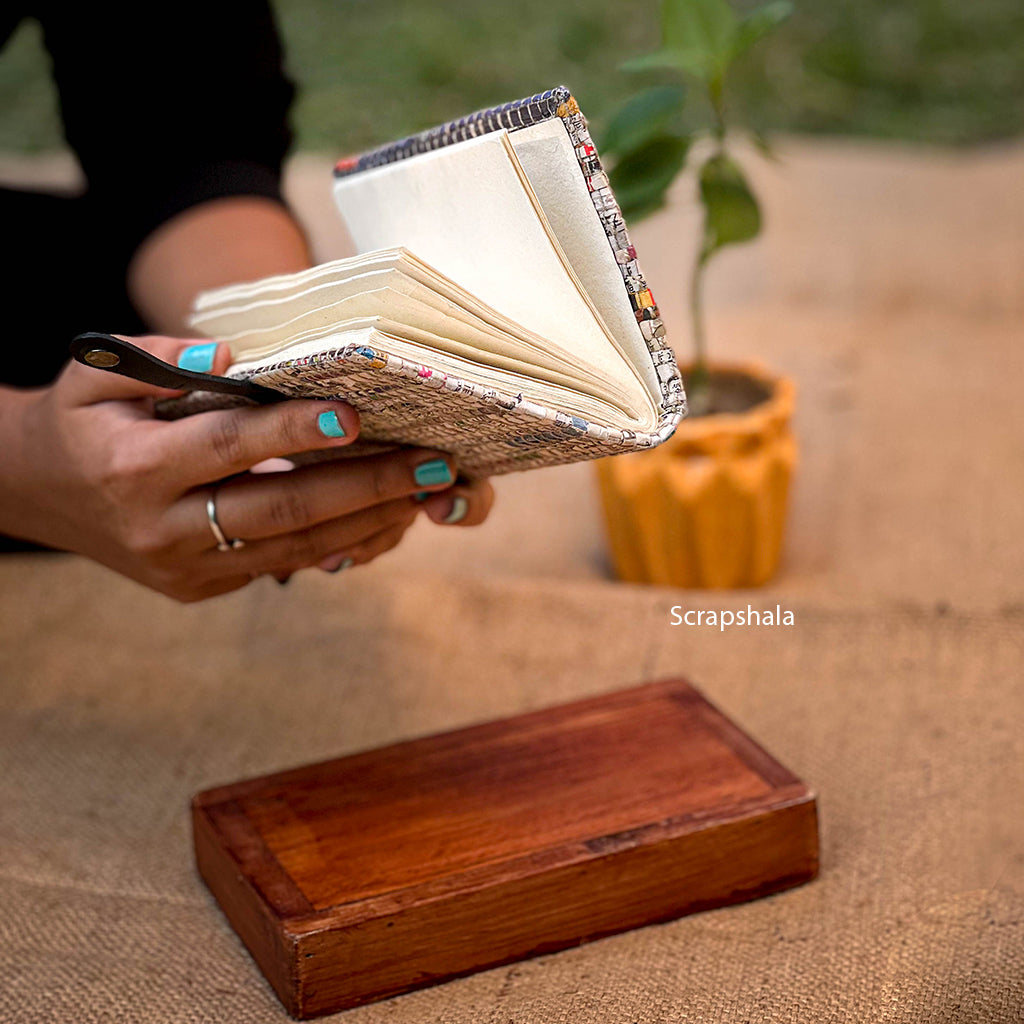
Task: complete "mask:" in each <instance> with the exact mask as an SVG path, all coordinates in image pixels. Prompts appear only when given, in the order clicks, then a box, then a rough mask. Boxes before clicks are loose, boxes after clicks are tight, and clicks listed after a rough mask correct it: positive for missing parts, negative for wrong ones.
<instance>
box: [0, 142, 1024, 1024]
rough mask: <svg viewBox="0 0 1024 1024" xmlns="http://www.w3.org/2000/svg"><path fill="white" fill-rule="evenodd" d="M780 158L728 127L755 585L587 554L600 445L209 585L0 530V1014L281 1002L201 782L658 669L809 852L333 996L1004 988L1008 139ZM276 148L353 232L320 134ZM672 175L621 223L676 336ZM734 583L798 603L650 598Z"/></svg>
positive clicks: (157, 1017)
mask: <svg viewBox="0 0 1024 1024" xmlns="http://www.w3.org/2000/svg"><path fill="white" fill-rule="evenodd" d="M781 152H782V157H783V159H782V160H781V161H780V162H778V163H775V164H769V163H765V162H759V161H758V160H757V159H756V158H755V157H753V156H752V155H751V156H750V157H749V159H747V164H748V166H749V168H750V170H751V172H752V175H753V177H754V179H755V184H756V186H757V189H758V191H759V194H760V195H761V196H762V198H763V201H764V208H765V212H766V221H767V223H768V227H769V230H768V231H767V232H766V234H765V235H764V237H763V238H762V239H761V240H760V241H759V242H758V243H756V244H755V245H752V246H744V247H736V249H735V251H731V252H727V253H726V254H724V255H723V256H722V258H721V261H720V262H719V264H718V268H717V269H716V270H715V273H714V274H713V275H712V279H711V280H710V281H709V285H710V288H709V296H708V300H709V301H708V306H709V312H710V324H709V333H710V336H711V337H712V339H713V342H714V346H715V349H716V351H717V353H718V354H719V355H721V356H730V357H737V356H741V357H747V356H759V357H761V358H763V359H764V360H766V361H767V362H768V363H769V364H770V365H773V366H775V367H777V368H779V369H781V370H783V371H785V372H787V373H790V374H792V375H793V376H794V377H795V378H796V381H797V384H798V387H799V398H798V412H797V432H798V435H799V439H800V446H801V465H800V470H799V475H798V480H797V486H796V492H795V496H794V502H793V515H792V521H791V527H790V534H789V542H788V551H787V557H786V562H785V564H784V566H783V571H782V572H781V574H780V575H779V577H778V579H777V580H776V581H774V582H773V583H772V585H771V586H770V587H769V588H767V589H766V590H765V591H762V592H760V593H758V594H752V595H746V594H725V595H722V594H693V593H690V594H683V593H673V592H669V591H648V590H643V589H640V588H631V587H621V586H616V585H614V584H610V583H607V582H603V581H602V580H601V576H602V574H603V573H604V572H605V571H606V562H605V559H606V556H605V553H604V544H603V540H602V538H601V533H600V524H599V517H598V510H597V506H596V502H595V500H594V495H593V490H592V482H591V475H590V467H587V466H569V467H564V468H563V469H555V470H546V471H542V472H538V473H527V474H523V475H521V476H518V477H508V478H505V479H503V480H502V481H500V485H499V502H498V504H497V506H496V508H495V511H494V514H493V515H492V517H491V520H490V521H489V523H488V525H487V526H486V527H485V528H482V529H480V530H476V531H462V530H450V529H437V528H435V527H432V526H431V524H427V523H419V524H417V526H416V527H415V528H414V529H413V531H412V533H411V536H410V537H409V538H408V540H407V542H405V543H403V545H402V548H401V550H400V552H398V553H396V554H395V555H393V556H390V557H389V558H388V559H385V560H382V562H381V563H379V564H375V565H374V566H371V567H369V568H364V569H359V570H358V571H355V572H351V573H342V574H341V575H340V576H338V577H323V576H321V575H319V574H303V575H300V576H299V577H297V578H296V579H295V580H293V582H292V583H291V584H290V585H289V586H288V587H287V588H285V589H284V590H281V589H280V588H278V587H277V586H276V585H275V584H273V583H271V582H270V581H267V580H261V581H259V582H258V583H255V584H253V585H252V586H251V587H249V588H247V589H246V590H245V591H244V592H242V593H241V594H238V595H235V596H232V597H229V598H226V599H223V600H218V601H215V602H212V603H210V604H207V605H202V606H198V607H192V608H180V607H178V606H176V605H173V604H171V603H170V602H167V601H164V600H163V599H161V598H159V597H156V596H155V595H151V594H148V593H146V592H144V591H142V590H141V589H140V588H138V587H136V586H134V585H132V584H130V583H127V582H125V581H123V580H120V579H118V578H116V577H114V576H112V575H110V574H108V573H106V572H104V571H103V570H101V569H99V568H97V567H95V566H91V565H89V564H87V563H85V562H83V561H81V560H78V559H74V558H46V557H45V556H44V557H42V558H35V559H33V558H28V557H20V558H7V559H5V560H3V561H0V1022H3V1024H7V1022H14V1021H18V1022H22V1021H25V1022H30V1024H35V1022H39V1024H43V1022H45V1024H51V1022H59V1024H64V1022H68V1024H99V1022H104V1024H105V1022H115V1021H116V1022H122V1021H124V1022H140V1024H164V1022H167V1024H179V1022H181V1024H199V1022H202V1024H214V1022H218V1024H219V1022H221V1021H228V1022H233V1024H234V1022H237V1024H253V1022H270V1021H284V1020H286V1019H287V1018H286V1017H285V1015H284V1013H283V1011H282V1010H281V1009H280V1007H279V1005H278V1003H277V1002H276V999H275V997H274V996H273V994H272V992H271V991H270V989H269V987H268V986H267V985H266V983H265V982H264V981H263V980H262V978H261V976H260V975H259V973H258V971H257V969H256V968H255V966H254V965H253V963H252V961H251V960H250V959H249V957H248V955H247V953H246V952H245V950H244V948H243V947H242V945H241V943H240V942H239V941H238V940H237V939H236V938H235V936H234V934H233V933H232V932H231V930H230V928H229V927H228V925H227V924H226V922H225V921H224V919H223V917H222V916H221V914H220V911H219V910H218V908H217V907H216V905H215V904H214V902H213V900H212V899H211V898H210V897H209V896H208V895H207V893H206V890H205V889H204V888H203V886H202V883H201V882H200V881H199V879H198V877H197V876H196V875H195V873H194V869H193V867H192V857H191V848H190V838H189V826H188V812H187V804H188V799H189V797H190V796H191V794H192V793H193V792H195V791H196V790H199V789H202V788H205V787H207V786H210V785H214V784H218V783H223V782H230V781H233V780H235V779H237V778H240V777H243V776H247V775H256V774H261V773H264V772H267V771H272V770H275V769H278V768H282V767H286V766H290V765H294V764H298V763H305V762H309V761H314V760H318V759H322V758H326V757H330V756H336V755H339V754H344V753H347V752H350V751H354V750H358V749H364V748H368V747H372V746H376V745H379V744H383V743H388V742H391V741H394V740H398V739H402V738H406V737H410V736H416V735H422V734H425V733H430V732H436V731H440V730H445V729H449V728H454V727H457V726H461V725H466V724H469V723H472V722H477V721H482V720H486V719H492V718H496V717H500V716H505V715H511V714H515V713H517V712H520V711H523V710H527V709H532V708H537V707H541V706H545V705H548V704H555V703H559V702H562V701H566V700H571V699H573V698H576V697H580V696H584V695H588V694H593V693H597V692H601V691H604V690H609V689H615V688H618V687H623V686H630V685H633V684H636V683H639V682H642V681H647V680H652V679H656V678H659V677H662V678H663V677H666V676H670V675H678V674H685V675H688V676H689V677H690V678H691V679H692V680H693V681H694V682H695V683H697V684H698V685H700V686H701V687H702V688H703V689H704V691H705V692H706V693H707V695H708V696H709V697H710V698H711V699H712V700H714V701H716V702H717V703H718V704H719V705H720V706H721V707H722V708H723V710H725V711H726V712H727V713H729V714H730V715H732V716H733V717H734V718H735V719H736V720H737V721H738V722H739V723H740V724H741V725H742V726H744V727H745V728H746V729H747V730H748V731H749V732H751V733H752V734H753V735H754V736H755V737H757V738H758V739H759V740H761V742H762V743H764V745H765V746H766V747H767V748H768V749H769V750H770V751H772V753H774V754H775V755H776V756H777V757H778V758H779V759H780V760H782V761H783V762H784V763H785V764H786V765H788V766H789V767H790V768H792V769H793V770H794V771H796V772H797V773H798V774H800V775H801V776H802V777H803V778H804V779H806V780H807V781H808V782H809V783H810V784H811V785H812V786H814V787H815V789H816V790H817V791H818V794H819V805H820V811H821V820H822V854H823V856H822V873H821V877H820V879H819V880H817V881H816V882H814V883H812V884H810V885H808V886H806V887H804V888H801V889H797V890H794V891H792V892H788V893H784V894H780V895H778V896H775V897H772V898H769V899H766V900H762V901H760V902H757V903H752V904H748V905H745V906H741V907H734V908H729V909H727V910H720V911H714V912H711V913H706V914H701V915H698V916H695V917H690V918H686V919H683V920H680V921H677V922H674V923H671V924H666V925H660V926H657V927H652V928H646V929H643V930H640V931H636V932H632V933H629V934H625V935H621V936H616V937H613V938H609V939H605V940H602V941H600V942H596V943H593V944H591V945H588V946H583V947H580V948H578V949H574V950H571V951H567V952H563V953H559V954H556V955H552V956H547V957H542V958H540V959H537V960H532V961H528V962H524V963H520V964H517V965H513V966H510V967H506V968H501V969H497V970H493V971H489V972H485V973H482V974H479V975H476V976H474V977H470V978H466V979H462V980H459V981H456V982H452V983H450V984H447V985H444V986H441V987H438V988H434V989H430V990H426V991H422V992H418V993H414V994H411V995H408V996H403V997H400V998H397V999H393V1000H390V1001H388V1002H385V1003H379V1004H376V1005H373V1006H368V1007H364V1008H361V1009H358V1010H354V1011H350V1013H349V1014H348V1015H346V1017H345V1020H346V1021H352V1022H353V1024H371V1022H378V1021H394V1022H396V1024H397V1022H401V1024H429V1022H445V1024H447V1022H451V1024H471V1022H472V1024H478V1022H484V1024H509V1022H514V1024H556V1022H558V1024H562V1022H565V1024H568V1022H572V1024H599V1022H600V1024H654V1022H658V1024H661V1022H676V1021H679V1022H700V1024H719V1022H720V1024H748V1022H749V1024H762V1022H765V1024H768V1022H770V1024H846V1022H855V1024H861V1022H864V1024H875V1022H884V1024H890V1022H891V1024H930V1022H971V1024H1010V1022H1019V1021H1022V1020H1024V821H1022V814H1021V808H1022V807H1024V737H1022V734H1021V722H1022V720H1024V715H1022V711H1024V707H1022V704H1024V697H1022V687H1021V684H1020V680H1021V674H1022V672H1021V667H1022V664H1024V658H1022V654H1024V650H1022V648H1024V585H1022V582H1021V581H1022V580H1024V543H1022V541H1021V538H1022V536H1024V500H1022V495H1024V490H1022V488H1021V486H1020V485H1021V471H1022V466H1021V461H1020V459H1021V456H1020V453H1021V451H1022V448H1021V437H1022V436H1024V404H1022V403H1021V402H1020V381H1021V374H1022V367H1024V361H1022V360H1024V355H1022V353H1024V347H1022V346H1021V344H1020V322H1021V315H1022V314H1024V290H1022V288H1021V281H1024V249H1022V247H1021V238H1022V237H1024V205H1022V204H1021V203H1020V200H1019V191H1020V180H1021V174H1022V173H1024V150H1022V149H1021V147H1020V146H1017V147H1016V148H1012V147H1008V148H1004V149H1000V150H991V151H976V152H969V153H963V154H956V155H943V154H934V153H921V152H914V151H911V150H907V149H903V148H901V147H883V146H872V145H863V144H862V145H857V146H852V145H850V144H848V143H843V142H835V143H823V142H815V143H810V142H806V141H803V142H796V141H789V142H786V143H784V145H783V147H782V150H781ZM306 159H308V160H309V161H311V162H310V163H309V165H308V167H307V166H306V163H305V160H306ZM294 169H295V170H296V172H297V173H293V174H292V176H291V178H290V187H291V190H292V194H293V196H294V198H295V199H296V200H297V201H298V202H299V205H300V207H302V208H305V209H306V212H307V216H308V219H309V223H310V225H311V226H312V228H313V234H314V242H315V243H317V246H318V251H319V254H320V256H321V257H324V258H326V257H331V256H335V255H339V251H338V247H339V246H341V245H343V240H342V239H340V238H334V237H327V235H328V234H329V233H330V231H331V229H332V225H333V226H334V227H335V228H336V224H337V222H336V219H335V218H333V216H332V214H331V211H330V203H329V197H328V196H327V193H326V191H325V190H324V188H323V185H322V183H323V181H324V180H326V178H328V177H329V174H330V161H329V160H326V159H324V160H319V161H318V160H316V159H315V158H300V159H299V160H297V161H296V164H295V165H294ZM0 170H2V171H5V172H6V170H9V168H6V167H5V166H4V164H3V162H2V161H0ZM307 171H308V172H309V173H306V172H307ZM32 180H35V178H34V177H33V179H32ZM686 187H687V186H686V183H685V182H684V183H682V185H681V186H680V191H679V192H678V194H674V198H673V201H672V203H671V204H670V208H669V209H668V210H667V211H666V212H665V213H664V214H662V215H659V216H657V217H654V218H651V220H650V221H648V222H645V223H644V224H643V225H641V226H640V229H639V230H638V231H637V232H636V241H637V246H638V249H639V251H640V252H641V253H642V254H643V257H644V259H643V263H644V267H645V270H647V272H648V274H649V275H650V278H651V282H652V284H653V287H654V289H655V293H656V294H657V296H658V299H659V304H660V306H661V308H662V311H663V313H664V314H665V317H666V321H667V322H668V323H669V326H670V330H673V331H674V330H675V328H674V327H673V325H679V324H685V323H686V320H687V313H686V309H685V302H684V297H683V293H682V289H681V288H680V285H679V282H681V281H685V280H686V278H687V269H686V266H685V262H686V260H687V258H689V255H690V253H691V251H692V250H691V248H690V247H689V246H688V245H681V244H680V239H686V238H692V237H695V236H694V231H695V230H696V224H695V222H694V215H693V208H692V204H691V203H690V202H689V199H688V197H687V195H686V193H685V188H686ZM979 197H982V198H983V201H979ZM677 340H685V339H677ZM0 454H2V453H0ZM748 599H749V600H750V602H751V603H752V604H753V606H754V607H765V606H769V607H774V606H775V604H776V603H777V602H778V603H781V604H782V605H783V607H787V608H791V609H792V610H793V611H794V613H795V617H796V623H795V625H794V626H792V627H788V628H776V627H771V628H765V627H762V628H751V629H730V630H728V631H726V632H724V633H720V632H717V631H715V630H709V629H696V628H689V627H673V626H671V625H670V624H669V623H670V618H671V616H670V612H669V609H670V608H671V607H672V605H674V604H678V603H682V604H685V605H687V606H689V607H694V608H704V609H708V608H715V609H723V608H740V607H745V606H746V604H747V601H748Z"/></svg>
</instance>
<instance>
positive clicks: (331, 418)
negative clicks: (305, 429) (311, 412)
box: [316, 409, 345, 437]
mask: <svg viewBox="0 0 1024 1024" xmlns="http://www.w3.org/2000/svg"><path fill="white" fill-rule="evenodd" d="M316 425H317V426H318V427H319V428H320V433H321V434H323V435H324V437H344V436H345V428H344V427H343V426H342V425H341V420H339V419H338V414H337V413H336V412H335V411H334V410H333V409H329V410H328V411H327V412H322V413H320V415H319V416H317V418H316Z"/></svg>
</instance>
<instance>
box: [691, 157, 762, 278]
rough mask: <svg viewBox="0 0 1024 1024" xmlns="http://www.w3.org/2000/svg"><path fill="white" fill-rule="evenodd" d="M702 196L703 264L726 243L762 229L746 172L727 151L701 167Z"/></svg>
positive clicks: (754, 233)
mask: <svg viewBox="0 0 1024 1024" xmlns="http://www.w3.org/2000/svg"><path fill="white" fill-rule="evenodd" d="M700 198H701V202H702V203H703V204H704V241H703V243H702V245H701V254H700V260H701V262H702V263H704V262H707V260H708V259H710V257H711V256H712V254H713V253H715V252H717V251H718V250H719V249H721V248H722V247H723V246H725V245H734V244H736V243H738V242H749V241H750V239H752V238H754V237H755V236H756V235H757V233H758V232H759V231H760V230H761V211H760V210H759V209H758V206H757V200H756V199H755V198H754V194H753V193H752V192H751V191H750V187H749V186H748V185H747V182H746V180H745V179H744V177H743V172H742V171H741V170H740V169H739V167H738V166H737V165H736V164H735V163H734V162H733V161H732V160H730V159H729V157H727V156H725V155H724V154H719V155H718V156H713V157H711V158H710V159H709V160H708V161H707V162H706V163H705V164H704V166H703V167H701V169H700Z"/></svg>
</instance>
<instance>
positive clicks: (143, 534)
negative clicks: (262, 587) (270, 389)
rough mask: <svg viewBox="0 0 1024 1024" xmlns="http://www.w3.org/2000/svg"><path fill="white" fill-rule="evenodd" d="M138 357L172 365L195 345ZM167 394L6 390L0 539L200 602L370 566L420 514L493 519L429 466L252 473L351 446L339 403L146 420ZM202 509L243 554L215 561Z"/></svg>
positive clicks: (350, 421)
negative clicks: (297, 574) (257, 585)
mask: <svg viewBox="0 0 1024 1024" xmlns="http://www.w3.org/2000/svg"><path fill="white" fill-rule="evenodd" d="M133 341H134V342H135V343H136V344H139V345H141V346H142V347H144V348H146V349H147V350H148V351H150V352H152V353H154V354H155V355H157V356H158V357H159V358H161V359H164V360H166V361H167V362H171V363H176V362H177V361H178V357H179V355H180V354H181V352H182V350H184V349H185V348H186V347H187V346H188V345H190V344H191V343H190V342H187V341H182V340H180V339H175V338H164V337H148V338H142V339H133ZM229 358H230V356H229V353H228V352H227V349H226V346H223V345H222V346H220V347H219V348H218V351H217V359H216V361H215V363H214V366H213V372H215V373H222V372H224V370H225V369H226V367H227V363H228V361H229ZM173 394H175V393H174V392H169V391H164V390H162V389H160V388H155V387H152V386H151V385H148V384H142V383H139V382H137V381H134V380H129V379H127V378H124V377H119V376H116V375H114V374H110V373H104V372H102V371H98V370H94V369H91V368H89V367H85V366H81V365H79V364H77V363H71V364H70V365H69V366H68V367H67V368H66V369H65V370H64V372H63V373H62V374H61V376H60V377H59V378H58V379H57V381H56V382H55V383H54V384H53V385H52V386H51V387H49V388H46V389H44V390H40V391H33V392H19V391H13V390H4V391H3V394H2V403H0V434H2V438H0V443H2V444H3V445H4V448H5V451H6V454H5V462H7V463H8V468H6V469H5V472H4V479H3V484H2V487H3V491H2V495H0V497H2V508H0V531H3V532H6V533H9V534H12V535H14V536H19V537H23V538H26V539H29V540H34V541H37V542H39V543H43V544H47V545H49V546H52V547H57V548H64V549H66V550H69V551H75V552H78V553H80V554H83V555H87V556H88V557H90V558H93V559H95V560H96V561H98V562H101V563H103V564H104V565H107V566H109V567H110V568H112V569H115V570H116V571H118V572H120V573H122V574H123V575H125V576H128V577H130V578H132V579H134V580H137V581H138V582H140V583H143V584H145V585H146V586H148V587H151V588H153V589H154V590H158V591H160V592H162V593H164V594H167V595H169V596H171V597H173V598H176V599H177V600H180V601H198V600H202V599H204V598H207V597H213V596H215V595H217V594H222V593H226V592H228V591H231V590H236V589H238V588H239V587H242V586H245V585H246V584H247V583H249V582H250V581H251V580H252V579H254V578H255V577H256V576H259V575H262V574H264V573H269V574H272V575H275V576H277V577H279V578H281V577H283V576H287V575H288V574H289V573H291V572H294V571H295V570H297V569H301V568H304V567H308V566H320V567H321V568H323V569H325V570H327V571H334V570H336V569H337V568H342V567H347V566H350V565H358V564H361V563H365V562H369V561H370V560H372V559H373V558H376V557H377V556H378V555H380V554H383V553H384V552H385V551H388V550H390V549H391V548H393V547H394V546H395V545H396V544H397V543H398V542H399V540H401V538H402V536H403V534H404V533H405V531H406V530H407V529H408V528H409V526H410V525H411V524H412V522H413V520H414V519H415V517H416V515H417V513H418V512H419V511H420V510H421V509H422V510H423V511H424V512H425V513H426V514H427V516H428V517H429V518H430V519H432V520H434V521H435V522H439V523H443V522H448V523H454V522H458V523H460V524H462V525H473V524H476V523H479V522H482V521H483V520H484V519H485V518H486V516H487V513H488V511H489V510H490V506H491V502H492V501H493V492H492V491H491V488H490V485H489V484H488V483H487V482H486V481H477V482H474V483H470V484H462V483H461V482H460V483H458V484H454V481H455V478H456V472H457V470H456V467H455V465H454V462H453V459H452V457H451V456H448V455H445V454H444V453H442V452H436V451H426V450H422V449H405V450H402V451H396V452H388V453H386V454H383V455H374V456H366V457H361V458H352V459H345V460H342V461H340V462H339V461H332V462H324V463H319V464H317V465H313V466H306V467H302V468H297V469H294V470H292V471H290V472H281V473H250V472H248V471H249V470H250V469H252V467H254V466H256V465H258V464H259V463H261V462H264V461H265V460H267V459H271V458H279V457H286V456H288V455H294V454H296V453H298V452H303V451H308V450H311V449H326V448H335V447H341V446H344V445H347V444H350V443H351V442H352V441H353V440H354V439H355V438H356V437H357V436H358V433H359V416H358V414H357V413H356V411H355V410H354V409H352V408H351V407H350V406H347V405H345V404H343V403H341V402H325V401H318V400H309V401H307V400H295V401H289V402H282V403H279V404H276V405H270V406H263V407H260V408H243V409H232V410H224V411H217V412H206V413H200V414H198V415H196V416H191V417H188V418H186V419H182V420H176V421H162V420H157V419H155V418H154V417H153V402H154V400H155V399H158V398H164V397H169V396H170V395H173ZM228 478H230V479H228ZM220 481H224V482H223V483H220ZM211 496H215V502H216V506H215V507H216V518H217V521H218V523H219V525H220V527H221V529H222V530H223V532H224V534H225V536H226V537H227V538H229V539H234V538H241V539H242V540H243V541H244V546H240V547H238V548H237V549H232V550H227V551H221V550H218V547H217V541H216V539H215V537H214V534H213V532H212V530H211V526H210V522H209V520H208V518H207V499H208V498H210V497H211Z"/></svg>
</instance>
